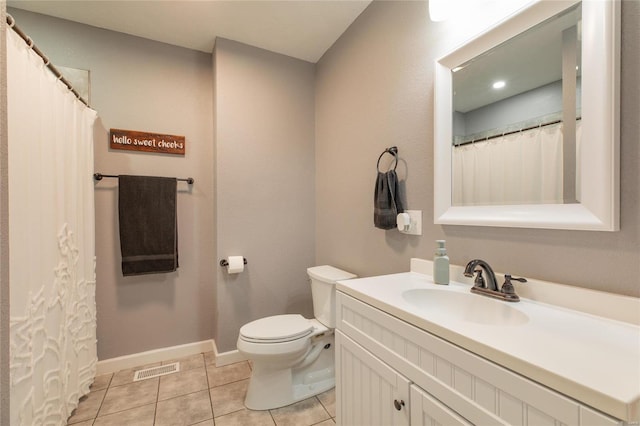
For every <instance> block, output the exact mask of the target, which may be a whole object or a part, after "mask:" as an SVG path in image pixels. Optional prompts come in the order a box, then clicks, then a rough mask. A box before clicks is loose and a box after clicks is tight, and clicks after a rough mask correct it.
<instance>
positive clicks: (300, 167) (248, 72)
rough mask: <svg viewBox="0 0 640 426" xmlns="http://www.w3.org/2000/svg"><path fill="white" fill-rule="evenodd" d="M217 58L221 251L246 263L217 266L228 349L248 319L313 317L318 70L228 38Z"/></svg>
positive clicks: (220, 321) (221, 340)
mask: <svg viewBox="0 0 640 426" xmlns="http://www.w3.org/2000/svg"><path fill="white" fill-rule="evenodd" d="M214 56H215V70H214V75H215V91H216V103H215V111H216V116H215V120H214V122H215V124H216V130H215V140H216V150H215V151H216V158H217V164H216V168H217V172H216V179H215V181H216V197H215V198H216V202H217V204H218V214H217V247H218V248H217V250H218V255H219V257H221V258H224V257H227V256H230V255H243V256H245V257H246V258H247V260H248V265H247V268H246V269H245V271H244V272H243V273H241V274H238V275H229V274H227V273H226V270H225V269H224V268H218V274H217V277H218V280H217V282H218V289H217V291H218V304H217V321H216V324H217V327H216V332H215V341H216V345H217V347H218V350H219V351H222V352H224V351H228V350H234V349H235V348H236V339H237V337H238V330H239V328H240V327H241V326H242V325H243V324H245V323H247V322H248V321H251V320H254V319H256V318H260V317H264V316H268V315H275V314H281V313H300V314H302V315H305V316H312V315H313V308H312V304H311V293H310V291H311V290H310V287H309V283H308V282H307V275H306V268H307V267H309V266H313V264H314V259H315V250H314V248H315V247H314V235H315V230H314V223H315V196H314V77H315V66H314V65H313V64H311V63H308V62H304V61H301V60H297V59H293V58H290V57H287V56H283V55H279V54H275V53H272V52H268V51H266V50H261V49H258V48H254V47H251V46H247V45H244V44H241V43H237V42H233V41H229V40H224V39H218V40H217V41H216V47H215V50H214Z"/></svg>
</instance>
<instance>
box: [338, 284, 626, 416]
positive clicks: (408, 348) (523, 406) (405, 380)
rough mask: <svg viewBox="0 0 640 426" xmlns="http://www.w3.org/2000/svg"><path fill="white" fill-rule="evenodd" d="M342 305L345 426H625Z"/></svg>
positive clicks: (347, 301)
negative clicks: (472, 425)
mask: <svg viewBox="0 0 640 426" xmlns="http://www.w3.org/2000/svg"><path fill="white" fill-rule="evenodd" d="M336 304H337V307H336V316H337V329H338V330H337V332H336V345H337V346H336V348H337V351H336V407H337V420H338V424H340V425H342V426H364V425H367V426H369V425H408V424H410V425H423V424H424V425H439V424H440V425H445V426H448V425H471V424H474V425H483V426H485V425H507V424H508V425H530V426H545V425H553V426H560V425H580V426H587V425H593V426H608V425H624V424H625V423H624V422H622V421H619V420H616V419H613V418H611V417H609V416H606V415H604V414H602V413H600V412H598V411H596V410H594V409H592V408H590V407H588V406H586V405H584V404H581V403H580V402H579V401H576V400H574V399H571V398H568V397H566V396H564V395H562V394H560V393H558V392H555V391H553V390H552V389H549V388H547V387H545V386H541V385H540V384H538V383H536V382H534V381H531V380H529V379H527V378H526V377H524V376H521V375H519V374H516V373H514V372H512V371H510V370H507V369H506V368H503V367H501V366H499V365H497V364H495V363H493V362H491V361H488V360H486V359H484V358H482V357H480V356H477V355H475V354H473V353H472V352H470V351H468V350H466V349H463V348H461V347H459V346H456V345H453V344H451V343H449V342H447V341H445V340H443V339H441V338H439V337H437V336H435V335H434V334H431V333H429V332H426V331H424V330H422V329H420V328H418V327H415V326H413V325H411V324H409V323H407V322H405V321H402V320H400V319H398V318H396V317H394V316H392V315H389V314H387V313H385V312H383V311H382V310H379V309H377V308H375V307H373V306H371V305H368V304H366V303H363V302H361V301H359V300H357V299H355V298H353V297H351V296H349V295H347V294H345V293H342V292H338V294H337V299H336ZM548 350H553V348H548ZM396 408H397V409H396Z"/></svg>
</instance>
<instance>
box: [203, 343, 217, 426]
mask: <svg viewBox="0 0 640 426" xmlns="http://www.w3.org/2000/svg"><path fill="white" fill-rule="evenodd" d="M202 359H203V361H204V375H205V376H206V377H207V393H208V394H209V408H211V420H213V424H214V425H215V424H216V413H214V412H213V401H212V400H211V383H209V369H208V368H207V367H208V365H207V358H206V357H205V356H204V352H203V353H202ZM214 362H215V360H214Z"/></svg>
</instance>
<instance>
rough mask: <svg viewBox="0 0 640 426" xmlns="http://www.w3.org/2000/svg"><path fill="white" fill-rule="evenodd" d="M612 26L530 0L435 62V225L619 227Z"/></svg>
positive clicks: (569, 8) (566, 5)
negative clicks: (525, 5)
mask: <svg viewBox="0 0 640 426" xmlns="http://www.w3.org/2000/svg"><path fill="white" fill-rule="evenodd" d="M619 33H620V4H619V1H617V0H607V1H592V0H585V1H582V2H581V1H553V2H549V1H537V2H534V3H532V4H530V5H529V6H528V7H526V8H524V9H523V10H521V11H519V12H517V13H516V14H514V15H512V16H510V17H509V18H507V19H505V20H504V21H502V22H501V23H499V24H497V25H496V26H494V27H493V28H491V29H489V30H487V31H486V32H484V33H482V34H480V35H479V36H477V37H476V38H474V39H472V40H471V41H469V42H467V43H465V44H464V45H462V46H461V47H459V48H457V49H455V50H454V51H453V52H451V53H449V54H447V55H446V56H444V57H442V58H440V59H438V60H437V61H436V70H435V76H436V82H435V83H436V84H435V132H434V137H435V140H434V154H435V156H434V158H435V164H434V170H435V176H434V184H435V191H434V194H435V199H434V213H435V216H434V218H435V219H434V221H435V223H436V224H452V225H479V226H505V227H524V228H548V229H576V230H600V231H615V230H618V229H619V219H618V218H619V210H618V206H619V167H618V165H619V137H618V131H619V119H618V104H619V101H618V99H619V57H620V54H619V50H620V49H619V43H620V36H619Z"/></svg>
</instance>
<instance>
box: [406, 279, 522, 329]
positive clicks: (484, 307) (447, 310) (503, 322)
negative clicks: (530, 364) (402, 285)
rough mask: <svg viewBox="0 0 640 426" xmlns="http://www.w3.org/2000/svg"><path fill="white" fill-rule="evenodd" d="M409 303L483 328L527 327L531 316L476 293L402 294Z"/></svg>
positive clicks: (419, 291)
mask: <svg viewBox="0 0 640 426" xmlns="http://www.w3.org/2000/svg"><path fill="white" fill-rule="evenodd" d="M402 298H403V299H404V300H405V302H407V303H408V304H410V305H412V306H414V307H415V308H418V309H420V310H421V311H424V312H425V313H429V314H433V315H437V316H439V317H444V316H446V317H450V318H451V319H457V320H459V321H467V322H472V323H476V324H483V325H499V326H514V325H522V324H526V323H527V322H528V321H529V317H528V316H527V315H526V314H525V313H523V312H521V311H519V310H518V309H515V308H514V307H513V306H510V305H509V304H508V303H509V302H503V301H499V300H494V299H490V298H488V297H484V296H481V295H477V294H471V293H461V292H457V291H448V290H436V289H426V288H420V289H413V290H406V291H404V292H402Z"/></svg>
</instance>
